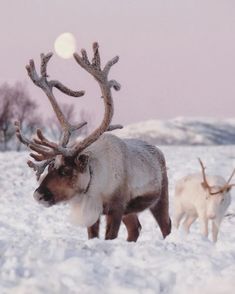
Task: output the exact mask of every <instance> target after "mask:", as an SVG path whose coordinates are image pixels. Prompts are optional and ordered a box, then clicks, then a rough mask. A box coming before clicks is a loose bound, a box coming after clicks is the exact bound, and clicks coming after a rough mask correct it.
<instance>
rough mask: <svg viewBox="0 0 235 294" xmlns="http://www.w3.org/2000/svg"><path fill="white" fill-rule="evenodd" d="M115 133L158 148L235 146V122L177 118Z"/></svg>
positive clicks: (150, 121)
mask: <svg viewBox="0 0 235 294" xmlns="http://www.w3.org/2000/svg"><path fill="white" fill-rule="evenodd" d="M115 133H116V134H117V135H118V136H120V137H122V138H140V139H144V140H146V141H147V142H149V143H151V144H157V145H159V144H160V145H234V144H235V119H231V118H230V119H229V118H227V119H216V118H187V117H176V118H173V119H169V120H156V119H155V120H147V121H144V122H139V123H135V124H131V125H128V126H126V127H125V128H123V129H122V130H117V131H115Z"/></svg>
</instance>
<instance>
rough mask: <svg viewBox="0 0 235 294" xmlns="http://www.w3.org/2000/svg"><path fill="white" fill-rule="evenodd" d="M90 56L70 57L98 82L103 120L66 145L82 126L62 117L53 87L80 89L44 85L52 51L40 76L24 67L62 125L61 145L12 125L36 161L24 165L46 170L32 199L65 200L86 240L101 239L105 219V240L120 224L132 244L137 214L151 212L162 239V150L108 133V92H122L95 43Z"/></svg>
mask: <svg viewBox="0 0 235 294" xmlns="http://www.w3.org/2000/svg"><path fill="white" fill-rule="evenodd" d="M93 51H94V56H93V59H92V61H91V62H90V61H89V59H88V57H87V53H86V51H85V50H82V51H81V56H80V55H78V54H77V53H75V54H74V58H75V60H76V61H77V63H78V64H79V65H80V66H81V67H82V68H84V69H85V70H86V71H87V72H88V73H90V74H91V75H92V76H93V77H94V79H95V80H96V81H97V82H98V84H99V87H100V89H101V93H102V100H103V102H104V106H105V111H104V118H103V120H102V122H101V124H100V125H99V127H97V128H96V129H95V130H94V131H93V132H92V133H91V134H90V135H88V136H87V137H86V138H85V139H83V140H82V141H79V142H74V143H73V144H70V145H68V143H69V138H70V135H71V133H72V132H73V131H74V130H77V129H79V128H81V127H83V126H84V125H85V124H86V123H85V122H82V123H79V124H77V125H71V124H70V123H69V122H68V121H67V120H66V119H65V117H64V115H63V113H62V112H61V109H60V107H59V105H58V103H57V101H56V99H55V96H54V94H53V88H54V87H55V88H57V89H59V90H60V91H61V92H63V93H65V94H67V95H69V96H73V97H80V96H83V95H84V91H78V92H76V91H72V90H70V89H68V88H67V87H65V86H64V85H63V84H61V83H60V82H58V81H54V80H52V81H48V75H47V64H48V61H49V59H50V58H51V57H52V53H49V54H47V55H43V54H42V55H41V69H40V72H41V75H40V76H39V75H38V73H37V71H36V69H35V65H34V61H33V60H30V62H29V65H28V66H27V67H26V69H27V71H28V74H29V77H30V78H31V80H32V81H33V82H34V84H35V85H37V86H38V87H40V88H41V89H42V90H43V91H44V92H45V94H46V95H47V97H48V99H49V100H50V102H51V104H52V107H53V109H54V111H55V114H56V116H57V118H58V120H59V122H60V124H61V126H62V129H63V134H62V137H61V140H60V142H59V143H55V142H51V141H50V140H48V139H47V138H46V137H45V136H44V135H43V134H42V132H41V130H40V129H38V130H37V137H36V138H34V139H32V140H29V139H27V138H25V137H24V135H23V134H22V133H21V130H20V125H19V123H18V122H16V135H17V137H18V138H19V140H20V141H21V142H22V143H23V144H25V145H27V146H28V147H29V148H30V149H31V150H33V151H34V152H33V153H31V154H30V156H31V157H33V158H34V159H35V161H36V162H32V161H28V165H29V166H30V167H31V168H33V169H34V170H35V171H36V174H37V178H38V179H39V178H40V176H41V174H42V173H43V172H44V171H45V169H46V167H48V169H47V171H46V172H45V175H44V177H43V179H42V180H41V181H40V185H39V187H38V188H37V189H36V190H35V192H34V198H35V199H36V200H37V201H38V202H40V203H41V204H43V205H45V206H51V205H55V204H57V203H60V202H62V201H63V202H68V203H69V204H70V205H71V215H72V218H73V219H74V221H75V222H76V223H78V224H81V225H84V226H86V227H87V228H88V237H89V238H94V237H98V235H99V219H100V216H101V215H102V214H105V215H106V221H107V226H106V234H105V239H114V238H116V237H117V235H118V231H119V227H120V223H121V221H123V223H124V224H125V226H126V228H127V231H128V238H127V240H128V241H136V240H137V238H138V236H139V231H140V228H141V225H140V223H139V220H138V217H137V213H138V212H141V211H143V210H144V209H146V208H149V209H150V211H151V213H152V214H153V216H154V218H155V219H156V221H157V222H158V224H159V226H160V229H161V232H162V234H163V237H166V236H167V235H168V234H169V233H170V231H171V221H170V218H169V214H168V180H167V173H166V165H165V159H164V156H163V154H162V152H161V151H160V150H159V149H158V148H156V147H154V146H152V145H149V144H147V143H146V142H143V141H140V140H135V139H126V140H122V139H120V138H118V137H116V136H114V135H111V134H107V133H106V132H108V131H111V130H114V129H117V128H121V126H120V125H114V126H112V125H110V123H111V120H112V116H113V99H112V93H111V89H112V88H114V89H115V90H119V89H120V84H119V83H117V82H116V81H115V80H109V79H108V74H109V71H110V69H111V67H112V66H113V65H114V64H115V63H117V62H118V59H119V58H118V57H115V58H113V59H112V60H110V61H109V62H107V64H106V65H105V66H104V67H103V69H102V68H101V63H100V55H99V50H98V44H97V43H94V45H93Z"/></svg>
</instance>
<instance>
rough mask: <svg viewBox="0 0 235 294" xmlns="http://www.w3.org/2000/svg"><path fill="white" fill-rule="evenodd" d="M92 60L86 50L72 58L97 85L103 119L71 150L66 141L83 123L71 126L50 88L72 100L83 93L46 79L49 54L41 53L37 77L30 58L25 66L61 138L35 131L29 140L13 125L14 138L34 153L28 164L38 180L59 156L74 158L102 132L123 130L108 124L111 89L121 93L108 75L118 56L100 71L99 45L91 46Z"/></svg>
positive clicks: (111, 107) (16, 125)
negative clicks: (47, 104) (52, 114)
mask: <svg viewBox="0 0 235 294" xmlns="http://www.w3.org/2000/svg"><path fill="white" fill-rule="evenodd" d="M93 53H94V55H93V58H92V61H91V62H90V61H89V59H88V56H87V53H86V50H84V49H82V50H81V56H80V55H79V54H77V53H75V54H74V58H75V60H76V61H77V63H78V64H79V65H80V66H81V67H82V68H84V69H85V70H86V71H87V72H89V73H90V74H91V75H92V76H93V77H94V78H95V80H96V81H97V82H98V83H99V86H100V89H101V93H102V98H103V101H104V106H105V111H104V118H103V120H102V122H101V124H100V126H99V127H98V128H97V129H95V130H94V131H93V132H92V133H91V134H90V135H89V136H88V137H87V138H85V139H84V140H83V141H81V142H79V143H76V144H75V145H74V146H73V147H67V144H68V142H69V139H70V136H71V133H72V132H74V131H75V130H78V129H80V128H82V127H83V126H84V125H85V124H86V122H82V123H79V124H76V125H71V124H70V123H69V122H68V121H67V120H66V118H65V116H64V114H63V113H62V111H61V109H60V107H59V105H58V103H57V101H56V99H55V96H54V94H53V88H57V89H58V90H60V91H61V92H62V93H64V94H66V95H68V96H72V97H81V96H83V95H84V94H85V92H84V91H73V90H71V89H69V88H67V87H66V86H64V85H63V84H62V83H61V82H59V81H56V80H51V81H49V80H48V77H49V76H48V74H47V65H48V62H49V60H50V59H51V57H52V55H53V54H52V53H48V54H46V55H44V54H41V65H40V74H41V75H40V76H39V74H38V73H37V71H36V68H35V64H34V61H33V60H32V59H31V60H30V61H29V65H27V66H26V69H27V72H28V75H29V77H30V78H31V80H32V81H33V83H34V84H35V85H36V86H38V87H40V88H41V89H42V90H43V91H44V93H45V94H46V95H47V97H48V99H49V101H50V103H51V105H52V108H53V110H54V112H55V114H56V116H57V118H58V120H59V122H60V124H61V127H62V130H63V132H62V136H61V139H60V141H59V143H55V142H52V141H50V140H48V139H47V138H46V137H45V136H44V135H43V133H42V131H41V130H40V129H38V130H37V132H36V137H35V138H34V139H32V140H29V139H28V138H26V137H25V136H24V135H23V134H22V132H21V129H20V123H19V122H16V123H15V127H16V136H17V137H18V139H19V140H20V141H21V142H22V143H23V144H25V145H26V146H27V147H29V148H30V149H31V150H33V151H34V153H31V154H30V156H31V157H33V158H34V159H35V160H36V161H37V162H32V161H29V162H28V165H29V166H30V167H31V168H33V169H34V170H35V171H36V174H37V177H38V178H39V177H40V175H41V173H43V171H44V170H45V168H46V166H47V165H48V164H49V163H50V162H51V161H52V160H54V158H55V157H56V156H57V155H62V156H65V157H66V156H69V157H72V156H76V155H77V154H78V153H80V152H81V151H82V150H84V149H85V148H86V147H88V146H89V145H90V144H92V143H93V142H95V141H96V140H97V139H98V138H99V137H100V136H101V135H102V134H103V133H104V132H106V131H112V130H115V129H120V128H122V126H121V125H110V123H111V120H112V117H113V99H112V93H111V88H113V89H115V90H116V91H118V90H120V88H121V86H120V84H119V83H118V82H117V81H115V80H108V74H109V71H110V69H111V67H112V66H113V65H114V64H116V63H117V62H118V60H119V57H118V56H116V57H114V58H113V59H111V60H110V61H108V62H107V64H106V65H105V66H104V68H103V70H102V69H101V61H100V54H99V45H98V43H94V44H93Z"/></svg>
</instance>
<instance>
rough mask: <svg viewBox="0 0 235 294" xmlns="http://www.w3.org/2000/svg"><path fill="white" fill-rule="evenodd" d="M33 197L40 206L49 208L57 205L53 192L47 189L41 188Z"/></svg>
mask: <svg viewBox="0 0 235 294" xmlns="http://www.w3.org/2000/svg"><path fill="white" fill-rule="evenodd" d="M33 197H34V199H35V200H36V201H38V202H39V203H40V204H42V205H44V206H46V207H49V206H52V205H53V204H55V199H54V196H53V194H52V193H51V191H50V190H49V189H48V188H46V187H39V188H37V190H35V192H34V194H33Z"/></svg>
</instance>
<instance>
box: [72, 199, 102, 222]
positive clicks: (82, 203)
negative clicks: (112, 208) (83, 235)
mask: <svg viewBox="0 0 235 294" xmlns="http://www.w3.org/2000/svg"><path fill="white" fill-rule="evenodd" d="M70 207H71V213H70V220H71V222H72V223H74V224H76V225H80V226H84V227H90V226H92V225H93V224H94V223H96V221H97V220H98V218H99V216H100V215H101V213H102V210H103V206H102V202H101V201H98V199H95V200H94V199H93V198H92V197H90V196H88V195H86V194H83V195H79V196H76V197H74V198H73V199H72V200H71V201H70Z"/></svg>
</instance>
